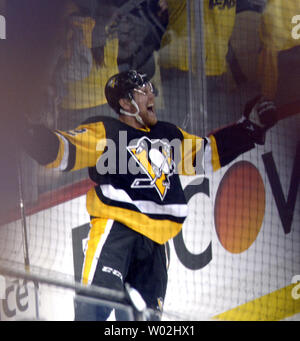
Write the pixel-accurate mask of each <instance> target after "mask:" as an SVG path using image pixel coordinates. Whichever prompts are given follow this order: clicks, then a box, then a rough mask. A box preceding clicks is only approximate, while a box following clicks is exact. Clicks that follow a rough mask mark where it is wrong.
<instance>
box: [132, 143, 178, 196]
mask: <svg viewBox="0 0 300 341" xmlns="http://www.w3.org/2000/svg"><path fill="white" fill-rule="evenodd" d="M127 150H128V151H129V153H130V154H131V155H132V157H133V158H134V160H135V161H136V162H137V164H138V165H139V166H140V167H141V169H142V170H143V172H144V173H145V174H146V175H147V178H139V179H135V180H134V182H133V183H132V185H131V188H155V189H156V191H157V193H158V194H159V196H160V199H161V200H164V198H165V196H166V194H167V191H168V189H169V188H170V179H169V178H170V177H171V176H172V175H173V174H174V170H175V162H174V161H173V157H172V149H171V146H170V145H169V144H168V143H166V142H164V141H161V140H150V139H148V138H147V137H142V138H141V139H139V140H138V142H137V144H136V145H134V146H128V147H127Z"/></svg>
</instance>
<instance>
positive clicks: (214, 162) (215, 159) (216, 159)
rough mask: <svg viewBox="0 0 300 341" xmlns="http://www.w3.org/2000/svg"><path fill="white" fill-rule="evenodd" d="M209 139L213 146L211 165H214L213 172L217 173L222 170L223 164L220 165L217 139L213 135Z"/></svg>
mask: <svg viewBox="0 0 300 341" xmlns="http://www.w3.org/2000/svg"><path fill="white" fill-rule="evenodd" d="M209 139H210V145H211V163H212V167H213V171H214V172H215V171H217V170H218V169H220V168H221V163H220V158H219V153H218V147H217V142H216V139H215V137H214V136H213V135H210V136H209Z"/></svg>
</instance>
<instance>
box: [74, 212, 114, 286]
mask: <svg viewBox="0 0 300 341" xmlns="http://www.w3.org/2000/svg"><path fill="white" fill-rule="evenodd" d="M112 223H113V221H112V220H108V219H102V218H95V219H92V220H91V228H90V232H89V236H88V242H87V246H86V249H85V250H84V254H85V258H84V263H83V269H82V276H81V282H82V284H84V285H87V284H91V282H92V280H93V277H94V274H95V271H96V266H97V263H98V259H99V256H100V253H101V251H102V248H103V245H104V243H105V241H106V239H107V236H108V235H109V232H110V229H111V226H112Z"/></svg>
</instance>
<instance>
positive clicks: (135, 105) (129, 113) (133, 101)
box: [120, 99, 145, 127]
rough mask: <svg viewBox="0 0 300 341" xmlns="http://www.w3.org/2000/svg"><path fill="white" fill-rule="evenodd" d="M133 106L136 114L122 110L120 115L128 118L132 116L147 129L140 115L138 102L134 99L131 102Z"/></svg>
mask: <svg viewBox="0 0 300 341" xmlns="http://www.w3.org/2000/svg"><path fill="white" fill-rule="evenodd" d="M131 104H132V105H133V106H134V107H135V109H136V112H135V113H131V112H129V111H126V110H124V109H122V108H121V109H120V113H121V114H123V115H126V116H131V117H135V118H136V120H137V121H138V122H139V123H140V124H141V125H143V126H144V127H145V123H144V121H143V119H142V118H141V116H140V115H139V113H140V109H139V107H138V105H137V104H136V101H135V100H134V99H132V100H131Z"/></svg>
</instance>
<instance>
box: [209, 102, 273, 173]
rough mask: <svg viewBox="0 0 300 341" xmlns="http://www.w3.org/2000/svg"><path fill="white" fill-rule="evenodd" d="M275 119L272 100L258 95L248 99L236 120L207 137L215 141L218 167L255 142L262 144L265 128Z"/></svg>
mask: <svg viewBox="0 0 300 341" xmlns="http://www.w3.org/2000/svg"><path fill="white" fill-rule="evenodd" d="M277 121H278V115H277V110H276V107H275V105H274V103H273V102H271V101H268V100H265V99H264V98H262V97H260V96H258V97H255V98H254V99H252V100H251V101H249V102H248V103H247V104H246V106H245V110H244V113H243V116H242V117H241V119H240V120H239V121H238V122H236V123H234V124H232V125H229V126H227V127H224V128H221V129H219V130H217V131H215V132H213V133H212V134H211V135H209V138H214V139H215V141H216V147H217V151H218V156H219V162H220V167H223V166H226V165H227V164H228V163H230V162H231V161H233V160H234V159H235V158H236V157H238V156H239V155H241V154H243V153H245V152H247V151H248V150H251V149H252V148H254V147H255V145H256V144H259V145H263V144H264V143H265V135H266V132H267V130H268V129H270V128H271V127H272V126H273V125H274V124H275V123H276V122H277Z"/></svg>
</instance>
